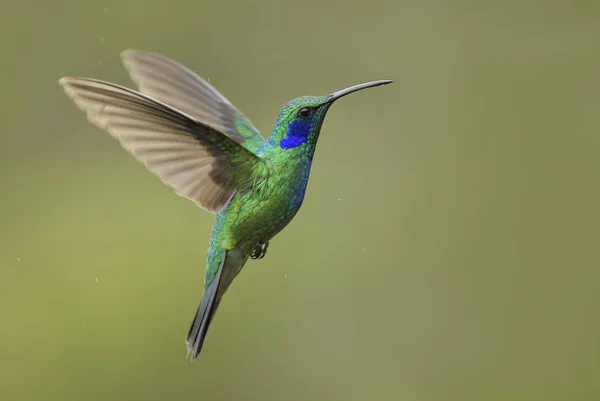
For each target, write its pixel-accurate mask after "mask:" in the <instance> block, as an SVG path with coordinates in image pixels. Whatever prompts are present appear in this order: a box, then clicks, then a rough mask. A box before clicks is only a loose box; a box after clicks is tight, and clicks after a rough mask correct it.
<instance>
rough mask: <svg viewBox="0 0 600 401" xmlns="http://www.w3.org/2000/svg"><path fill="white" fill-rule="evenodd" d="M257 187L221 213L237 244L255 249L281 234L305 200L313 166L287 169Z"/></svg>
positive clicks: (306, 165)
mask: <svg viewBox="0 0 600 401" xmlns="http://www.w3.org/2000/svg"><path fill="white" fill-rule="evenodd" d="M286 167H288V168H286V169H282V170H283V171H277V170H274V173H273V174H270V175H269V176H268V177H265V179H264V180H263V181H262V182H260V183H259V185H257V186H255V188H253V189H251V190H249V191H247V192H245V193H243V194H236V195H235V196H234V198H233V199H232V200H231V202H230V204H229V205H228V206H227V208H226V209H225V210H224V211H223V212H222V213H225V214H227V215H229V218H227V220H229V221H230V222H231V225H230V228H231V234H232V237H233V238H234V239H235V240H236V242H239V243H244V244H246V245H247V246H254V245H256V243H257V242H262V243H265V242H267V241H269V240H270V239H271V238H273V237H274V236H275V235H276V234H278V233H279V232H280V231H281V230H283V228H285V226H287V225H288V223H289V222H290V221H292V219H293V218H294V216H295V215H296V213H297V212H298V210H300V207H301V206H302V201H303V200H304V195H305V193H306V186H307V184H308V178H309V175H310V168H311V163H310V162H306V163H298V164H297V165H294V166H286Z"/></svg>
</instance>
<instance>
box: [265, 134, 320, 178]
mask: <svg viewBox="0 0 600 401" xmlns="http://www.w3.org/2000/svg"><path fill="white" fill-rule="evenodd" d="M314 152H315V148H314V146H309V145H308V144H304V145H302V146H298V147H296V148H294V149H283V148H281V147H280V146H279V145H278V144H273V143H269V142H267V143H266V144H265V145H263V147H262V148H260V149H259V150H258V152H257V154H258V156H260V157H261V158H262V159H263V160H265V161H266V162H267V163H268V164H269V165H270V166H271V168H272V169H273V171H274V172H275V175H277V176H279V177H280V178H282V179H284V180H286V181H287V182H290V183H291V182H295V181H308V175H309V173H310V167H311V165H312V159H313V155H314Z"/></svg>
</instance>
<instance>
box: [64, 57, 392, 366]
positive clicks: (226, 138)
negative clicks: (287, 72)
mask: <svg viewBox="0 0 600 401" xmlns="http://www.w3.org/2000/svg"><path fill="white" fill-rule="evenodd" d="M121 58H122V61H123V64H124V66H125V69H126V70H127V71H128V73H129V75H130V77H131V79H132V81H133V82H134V83H135V84H136V85H137V87H138V91H135V90H132V89H129V88H126V87H124V86H120V85H117V84H114V83H110V82H106V81H101V80H97V79H91V78H78V77H63V78H61V79H60V80H59V83H60V85H61V86H62V88H63V89H64V91H65V93H66V94H67V96H69V97H70V98H71V99H72V100H73V102H74V103H75V104H76V106H77V107H78V108H80V109H81V110H82V111H84V112H85V113H86V115H87V118H88V120H89V121H90V122H91V123H92V124H94V125H96V126H97V127H98V128H100V129H102V130H104V131H106V132H108V133H109V134H110V135H111V136H113V137H114V138H115V139H117V140H118V141H119V143H120V144H121V146H122V147H123V148H124V149H125V150H126V151H127V152H129V153H130V154H131V155H133V156H134V157H135V159H137V160H138V162H140V163H142V164H143V165H144V166H145V167H146V168H147V169H148V170H149V171H150V172H152V173H153V174H155V175H156V176H158V177H159V178H160V179H161V180H162V181H163V182H164V183H165V184H167V185H168V186H170V187H172V188H173V189H174V190H175V192H176V193H177V194H178V195H180V196H183V197H185V198H187V199H189V200H191V201H193V202H194V203H195V204H196V205H198V206H199V207H200V208H202V209H204V210H206V211H208V212H211V213H213V214H216V218H215V222H214V225H213V228H212V233H211V237H210V245H209V249H208V256H207V260H206V275H205V280H204V291H203V294H202V297H201V300H200V305H199V307H198V309H197V312H196V314H195V316H194V319H193V321H192V324H191V327H190V329H189V331H188V334H187V338H186V343H187V351H188V353H187V354H188V356H189V355H191V359H192V360H194V359H196V358H197V357H198V355H199V354H200V351H201V350H202V346H203V344H204V340H205V338H206V334H207V331H208V328H209V325H210V324H211V322H212V319H213V316H214V314H215V312H216V311H217V308H218V306H219V303H220V302H221V299H222V298H223V295H224V294H225V292H226V291H227V289H228V288H229V286H230V284H231V283H232V281H233V280H234V279H235V277H236V276H237V275H238V273H239V272H240V271H241V269H242V267H243V266H244V265H245V264H246V262H247V261H248V259H249V258H250V259H261V258H263V257H264V256H265V254H266V253H267V249H268V247H269V242H270V240H271V239H272V238H273V237H274V236H275V235H277V234H278V233H279V232H280V231H281V230H283V228H285V227H286V226H287V225H288V223H289V222H290V221H291V220H292V219H293V218H294V216H295V215H296V213H297V212H298V210H299V209H300V207H301V205H302V202H303V200H304V195H305V193H306V187H307V184H308V179H309V175H310V171H311V166H312V161H313V156H314V153H315V148H316V145H317V140H318V138H319V134H320V131H321V126H322V124H323V121H324V120H325V116H326V114H327V111H328V110H329V108H330V107H331V105H332V104H333V103H334V102H335V101H336V100H338V99H340V98H341V97H343V96H346V95H348V94H350V93H353V92H356V91H359V90H362V89H365V88H371V87H375V86H380V85H386V84H389V83H392V82H393V81H391V80H380V81H373V82H367V83H363V84H360V85H355V86H351V87H349V88H346V89H342V90H340V91H337V92H334V93H332V94H330V95H325V96H304V97H299V98H297V99H294V100H291V101H290V102H288V103H287V104H286V105H284V106H283V108H282V109H281V111H280V113H279V116H278V117H277V120H276V122H275V125H274V128H273V130H272V131H271V135H270V136H269V137H268V139H267V140H265V139H264V138H263V136H261V134H260V133H259V131H258V129H257V128H256V127H255V126H254V125H253V124H252V122H251V121H250V120H249V119H248V118H247V117H246V116H245V115H244V114H242V113H241V112H240V111H239V110H238V109H237V108H236V107H235V106H233V105H232V104H231V103H230V102H229V101H228V100H227V99H226V98H225V97H224V96H223V95H222V94H221V93H220V92H218V91H217V90H216V89H215V88H214V87H213V86H212V85H210V84H209V83H208V82H207V81H206V80H204V79H203V78H201V77H200V76H199V75H197V74H196V73H194V72H193V71H192V70H190V69H188V68H187V67H185V66H183V65H182V64H180V63H178V62H176V61H174V60H171V59H169V58H167V57H164V56H162V55H159V54H155V53H149V52H144V51H138V50H126V51H124V52H122V53H121Z"/></svg>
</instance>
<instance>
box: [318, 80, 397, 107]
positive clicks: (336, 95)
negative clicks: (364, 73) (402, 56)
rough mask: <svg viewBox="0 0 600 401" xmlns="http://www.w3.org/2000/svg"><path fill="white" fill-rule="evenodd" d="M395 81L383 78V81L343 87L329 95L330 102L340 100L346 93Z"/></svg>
mask: <svg viewBox="0 0 600 401" xmlns="http://www.w3.org/2000/svg"><path fill="white" fill-rule="evenodd" d="M393 82H394V81H391V80H389V79H384V80H381V81H373V82H366V83H364V84H360V85H354V86H351V87H349V88H346V89H342V90H340V91H337V92H334V93H332V94H331V95H329V101H328V103H333V102H335V101H336V100H338V99H339V98H341V97H343V96H346V95H348V94H350V93H352V92H356V91H359V90H361V89H366V88H373V87H375V86H381V85H387V84H391V83H393Z"/></svg>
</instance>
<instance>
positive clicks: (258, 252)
mask: <svg viewBox="0 0 600 401" xmlns="http://www.w3.org/2000/svg"><path fill="white" fill-rule="evenodd" d="M268 248H269V242H268V241H267V242H266V243H264V244H263V243H262V242H259V243H258V244H256V246H255V247H254V249H253V250H252V253H251V254H250V258H252V259H262V258H264V257H265V255H266V254H267V249H268Z"/></svg>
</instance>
